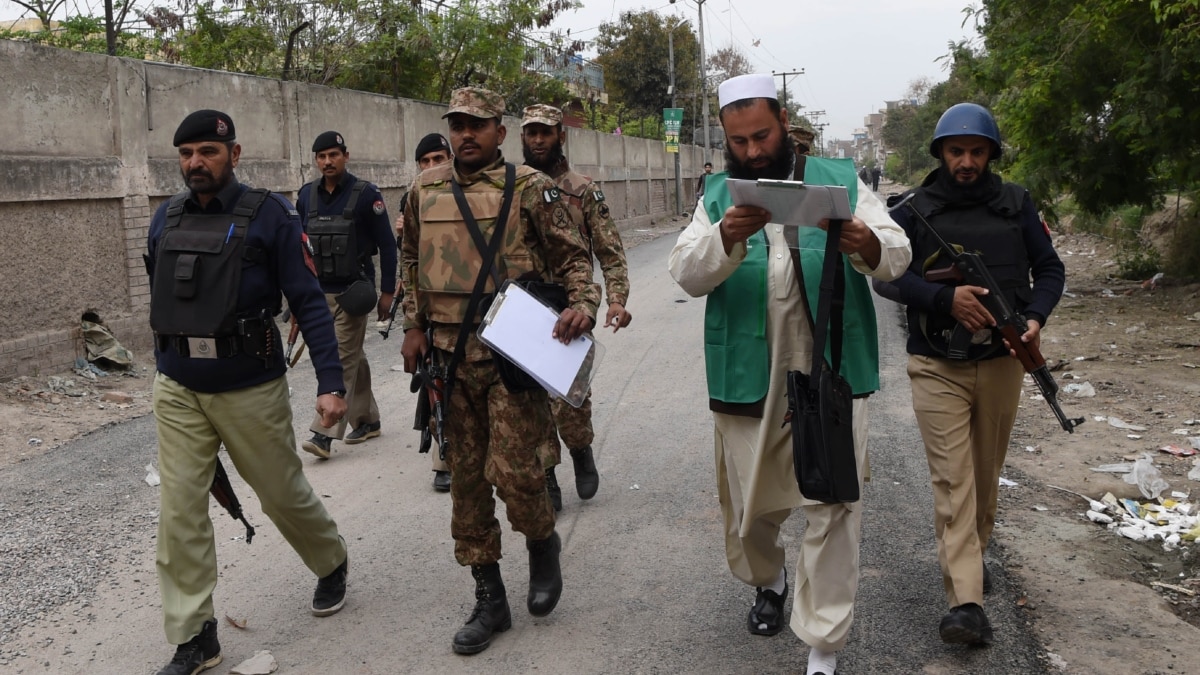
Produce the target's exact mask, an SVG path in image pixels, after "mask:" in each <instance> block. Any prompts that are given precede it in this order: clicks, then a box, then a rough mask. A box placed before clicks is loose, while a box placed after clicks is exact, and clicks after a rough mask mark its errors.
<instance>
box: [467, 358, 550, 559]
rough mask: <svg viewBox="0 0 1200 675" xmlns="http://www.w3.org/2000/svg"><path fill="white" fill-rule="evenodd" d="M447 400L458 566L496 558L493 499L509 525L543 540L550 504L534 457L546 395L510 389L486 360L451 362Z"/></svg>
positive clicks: (546, 418) (545, 421) (544, 423)
mask: <svg viewBox="0 0 1200 675" xmlns="http://www.w3.org/2000/svg"><path fill="white" fill-rule="evenodd" d="M447 358H449V357H448V356H447ZM448 404H449V405H448V407H447V410H446V441H447V443H448V444H449V446H450V447H449V449H448V450H447V452H446V462H447V463H448V464H449V465H450V472H451V474H453V475H454V480H452V481H451V482H450V499H451V502H452V509H453V510H452V515H451V519H450V533H451V535H452V536H453V537H454V557H455V559H457V560H458V563H459V564H460V565H486V564H489V563H494V562H496V561H498V560H500V557H501V556H500V521H498V520H497V519H496V499H495V497H496V496H499V497H500V499H502V500H504V506H505V511H506V513H507V514H508V522H509V523H511V524H512V528H513V529H514V530H516V531H517V532H520V533H521V534H523V535H525V536H526V537H528V538H529V539H533V540H538V539H545V538H547V537H549V536H550V535H551V534H552V533H553V532H554V508H553V507H552V506H551V505H550V498H549V496H548V495H547V494H546V474H545V470H544V469H543V468H542V462H541V460H540V459H539V457H538V446H539V444H541V443H543V442H544V439H545V438H546V429H547V427H550V426H551V421H550V406H549V403H548V401H547V394H546V392H544V391H541V390H539V391H529V392H522V393H520V394H513V393H510V392H509V391H508V389H506V388H505V387H504V384H503V383H502V382H501V381H500V375H499V373H497V372H496V367H495V366H494V365H493V364H492V362H491V361H490V360H488V361H475V362H468V363H460V364H458V370H457V372H456V373H455V382H454V390H453V392H452V393H451V395H450V400H449V401H448Z"/></svg>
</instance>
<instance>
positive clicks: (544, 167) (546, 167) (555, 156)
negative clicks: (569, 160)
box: [521, 141, 566, 173]
mask: <svg viewBox="0 0 1200 675" xmlns="http://www.w3.org/2000/svg"><path fill="white" fill-rule="evenodd" d="M521 152H523V153H524V154H525V163H526V164H528V165H529V166H532V167H533V168H535V169H537V170H538V171H541V172H542V173H550V170H551V169H553V168H554V167H556V166H558V163H559V162H561V161H562V160H563V159H565V158H566V156H565V155H563V146H562V142H561V141H560V142H558V143H555V144H554V147H552V148H550V152H547V153H546V159H545V161H541V160H539V159H538V157H537V155H535V154H533V153H532V152H530V151H529V146H528V145H525V144H522V145H521Z"/></svg>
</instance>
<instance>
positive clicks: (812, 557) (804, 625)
mask: <svg viewBox="0 0 1200 675" xmlns="http://www.w3.org/2000/svg"><path fill="white" fill-rule="evenodd" d="M764 424H767V423H766V422H763V421H761V420H757V419H753V418H748V417H735V416H731V415H719V416H718V423H717V429H716V433H715V438H716V458H717V491H718V495H719V498H720V501H721V512H722V514H723V515H724V520H725V557H726V560H727V561H728V563H729V569H730V571H732V572H733V575H734V576H736V577H737V578H738V579H741V580H742V581H744V582H745V583H747V584H749V585H751V586H765V585H768V584H770V583H771V582H773V581H775V579H777V578H778V577H779V572H780V570H782V569H783V567H784V547H783V541H782V540H781V539H780V529H781V526H782V525H783V522H784V521H785V520H787V518H788V516H790V515H791V513H792V509H781V510H776V511H770V512H767V513H764V514H761V515H760V516H758V517H757V518H755V519H753V520H751V521H749V522H748V523H747V522H745V518H744V516H745V512H746V509H747V507H748V506H749V504H750V502H751V501H752V500H754V499H755V498H756V497H760V498H761V497H762V495H761V494H748V493H747V491H746V490H744V489H743V487H742V486H743V485H749V486H750V489H751V490H752V491H754V492H756V493H761V490H762V489H763V488H765V487H767V485H768V482H767V481H766V480H764V479H763V477H760V478H759V479H758V480H754V479H752V478H751V477H750V476H743V475H740V474H739V472H740V471H745V470H751V471H752V470H753V469H751V468H750V467H758V469H759V471H760V472H765V473H766V474H771V476H770V478H769V480H774V479H778V478H780V476H779V474H780V473H783V472H784V471H785V472H786V473H783V477H784V478H786V480H787V481H788V489H789V490H796V491H797V494H798V488H797V487H796V484H795V483H796V479H795V471H794V469H793V468H792V460H791V452H792V448H791V437H790V436H783V437H782V438H783V441H780V442H778V443H772V444H770V447H769V450H767V451H768V452H769V453H771V454H772V455H774V456H772V457H757V458H756V457H754V453H755V447H756V445H758V444H760V443H761V440H762V439H761V434H762V425H764ZM773 426H775V427H777V426H778V425H773ZM772 431H775V430H774V429H772ZM784 441H785V442H784ZM854 455H855V460H856V462H857V465H858V470H859V471H858V476H859V488H860V491H861V488H862V482H863V479H864V469H865V466H866V458H867V399H865V398H860V399H855V400H854ZM739 467H742V469H739ZM800 504H801V508H802V509H803V510H804V517H805V520H806V521H807V524H806V525H805V528H804V538H803V540H802V541H801V542H800V553H799V556H798V560H797V563H796V572H795V574H794V575H789V577H788V587H789V592H790V593H792V616H791V620H790V624H789V625H790V626H791V629H792V631H793V632H794V633H796V636H797V637H799V638H800V639H801V640H803V641H804V642H805V644H807V645H809V646H810V647H816V648H818V649H822V650H825V651H838V650H839V649H841V648H842V647H844V646H845V645H846V639H847V638H848V637H849V635H850V627H851V625H852V624H853V623H854V599H855V596H856V595H857V593H858V543H859V539H860V537H861V534H862V512H863V505H862V501H861V500H860V501H858V502H855V503H852V504H824V503H821V502H817V501H813V500H809V499H803V498H802V497H801V500H800Z"/></svg>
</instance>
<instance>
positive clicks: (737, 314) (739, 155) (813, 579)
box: [669, 74, 912, 675]
mask: <svg viewBox="0 0 1200 675" xmlns="http://www.w3.org/2000/svg"><path fill="white" fill-rule="evenodd" d="M718 96H719V99H720V104H721V116H720V118H721V125H722V126H723V127H724V129H725V148H726V150H725V162H726V171H725V172H722V173H720V174H715V175H713V176H712V177H710V178H709V179H708V181H707V183H706V189H705V193H704V195H703V197H702V198H701V199H700V202H699V203H698V204H697V205H696V208H695V215H694V216H693V217H692V222H691V224H690V225H688V227H687V228H686V229H685V230H684V231H683V232H682V233H681V234H680V235H679V241H678V242H676V244H675V248H674V249H673V250H672V251H671V256H670V261H669V266H670V271H671V276H673V277H674V278H675V281H676V282H677V283H678V284H679V285H680V286H681V287H682V288H683V289H684V290H685V291H686V292H687V293H688V294H689V295H692V296H693V297H699V296H707V301H706V302H707V306H706V309H705V312H706V316H705V339H704V345H705V346H704V350H705V354H704V356H705V364H706V372H707V375H708V396H709V408H710V409H711V410H712V411H713V422H714V425H713V426H714V428H713V436H714V446H715V453H716V465H717V488H718V493H719V496H720V502H721V512H722V515H723V516H724V521H725V555H726V559H727V561H728V563H729V569H730V571H732V572H733V575H734V576H735V577H737V578H738V579H740V580H742V581H743V582H745V583H746V584H748V585H750V586H755V587H756V589H755V590H756V594H757V595H756V597H755V602H754V606H753V608H752V609H751V610H750V613H749V615H748V616H747V618H746V622H747V628H748V629H749V630H750V632H751V633H753V634H755V635H775V634H777V633H779V632H780V631H781V630H783V619H784V616H783V615H784V602H785V600H787V597H788V592H789V590H792V591H793V593H792V615H791V622H790V626H791V628H792V630H793V631H794V632H795V633H796V635H798V636H799V637H800V639H801V640H803V641H804V642H805V643H807V644H808V645H809V647H810V648H811V649H810V650H809V655H808V669H807V673H808V674H809V675H814V674H816V673H823V674H824V675H834V671H835V669H836V667H837V652H838V651H839V650H840V649H841V648H842V647H843V646H844V645H845V644H846V638H847V636H848V635H849V633H850V625H851V623H852V621H853V619H854V596H855V593H856V591H857V589H858V542H859V535H860V532H861V525H862V508H863V506H862V503H861V501H855V502H853V503H834V504H827V503H823V502H820V501H815V500H811V499H806V498H804V496H802V495H801V493H800V490H799V488H798V486H797V480H796V477H795V476H796V474H795V471H794V469H793V462H792V440H791V435H790V434H791V431H790V429H789V428H788V426H786V425H785V426H781V425H783V423H784V417H785V414H786V413H787V409H788V401H787V373H788V371H795V370H799V371H802V372H805V373H807V372H809V370H810V369H811V367H812V350H813V338H812V329H811V326H812V323H813V322H812V318H813V314H815V309H816V306H817V302H818V298H819V295H820V291H819V286H820V276H821V270H822V266H823V265H822V261H823V257H824V249H825V238H826V237H825V233H826V230H827V229H828V228H829V221H828V219H826V220H822V221H820V222H819V223H809V224H811V225H815V226H817V227H785V226H783V225H781V224H778V223H774V222H772V221H771V214H770V213H769V212H768V211H766V210H765V209H762V208H759V207H756V206H749V205H737V204H734V203H733V200H732V199H731V198H730V195H729V188H728V185H727V183H726V180H727V179H729V178H739V179H758V178H770V179H797V180H799V179H802V180H804V181H805V182H806V183H808V184H814V185H841V186H844V187H846V188H847V191H848V193H849V198H850V204H851V205H852V206H851V208H852V212H853V218H851V219H850V220H846V221H844V222H843V224H842V226H841V234H840V237H839V240H838V242H839V243H838V249H839V251H840V252H841V254H842V258H843V262H844V267H845V278H846V284H845V285H846V290H845V309H844V321H843V326H844V328H843V339H842V349H841V368H840V370H839V372H840V374H841V376H842V377H843V378H845V380H846V381H847V382H848V383H849V384H850V386H851V388H852V390H853V393H854V396H855V398H854V403H853V428H854V454H855V464H856V469H857V480H858V482H859V488H860V492H861V483H862V481H863V479H864V477H865V474H866V471H867V456H866V432H867V399H866V397H867V396H868V395H869V394H871V393H872V392H874V391H875V390H876V389H878V388H879V353H878V344H877V342H876V325H875V311H874V305H873V303H872V300H871V292H870V288H869V286H868V284H867V282H866V279H865V277H864V275H870V276H872V277H876V278H879V279H882V280H885V281H886V280H891V279H895V278H896V277H898V276H900V275H901V274H903V273H904V270H905V268H907V267H908V264H909V261H910V259H911V257H912V252H911V249H910V248H909V242H908V237H907V236H905V234H904V231H903V230H902V229H900V228H899V227H898V226H897V225H896V224H895V223H894V222H892V219H891V218H890V217H889V216H888V213H887V209H886V207H885V206H884V204H883V203H882V202H881V201H880V200H879V198H878V197H876V196H875V194H874V193H873V192H871V190H869V189H867V187H866V185H864V184H863V183H862V181H860V180H859V179H858V177H857V175H856V174H855V170H854V164H853V162H852V161H851V160H831V159H824V158H820V157H805V156H799V157H798V156H796V155H795V153H794V152H793V143H792V141H791V139H790V138H789V137H788V133H787V132H788V119H787V110H784V109H782V108H780V105H779V101H778V99H777V98H776V95H775V82H774V79H773V78H772V77H771V76H770V75H758V74H755V75H742V76H739V77H734V78H731V79H729V80H726V81H725V82H723V83H721V86H720V88H719V89H718ZM806 299H807V302H806V301H805V300H806ZM826 358H827V359H828V352H827V353H826ZM797 507H802V508H803V509H804V516H805V518H806V519H807V521H808V523H807V526H806V528H805V531H804V540H803V541H802V542H801V544H800V550H799V552H798V554H797V558H798V559H797V564H796V568H795V570H796V571H795V575H794V577H793V578H792V579H791V580H790V581H791V584H789V579H788V574H787V565H786V562H785V551H784V546H783V541H782V539H781V538H780V526H781V525H782V524H783V521H784V520H786V519H787V518H788V516H789V515H791V513H792V510H793V509H795V508H797Z"/></svg>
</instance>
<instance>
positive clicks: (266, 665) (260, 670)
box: [229, 649, 279, 675]
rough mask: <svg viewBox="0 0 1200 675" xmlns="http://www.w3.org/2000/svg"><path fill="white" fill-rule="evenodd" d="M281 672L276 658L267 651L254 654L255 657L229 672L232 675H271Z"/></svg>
mask: <svg viewBox="0 0 1200 675" xmlns="http://www.w3.org/2000/svg"><path fill="white" fill-rule="evenodd" d="M276 670H279V663H278V662H277V661H276V660H275V656H274V655H272V654H271V652H269V651H267V650H265V649H264V650H261V651H257V652H254V656H251V657H250V658H248V659H246V660H245V661H242V662H241V663H239V664H237V665H236V666H234V667H233V670H231V671H229V673H230V675H270V674H271V673H273V672H275V671H276Z"/></svg>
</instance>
